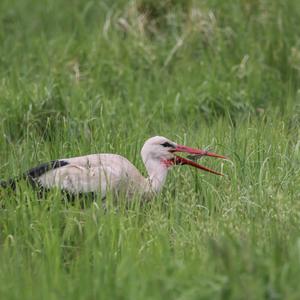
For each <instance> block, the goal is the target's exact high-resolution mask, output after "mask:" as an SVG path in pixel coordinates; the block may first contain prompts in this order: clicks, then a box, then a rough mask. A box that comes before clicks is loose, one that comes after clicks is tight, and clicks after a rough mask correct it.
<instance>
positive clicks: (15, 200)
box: [0, 0, 300, 300]
mask: <svg viewBox="0 0 300 300" xmlns="http://www.w3.org/2000/svg"><path fill="white" fill-rule="evenodd" d="M299 20H300V4H299V2H298V1H296V0H294V1H293V0H285V1H283V0H282V1H281V0H278V1H271V0H256V1H249V0H248V1H247V0H242V1H239V2H237V1H226V2H225V1H221V0H214V1H192V0H189V1H184V2H183V1H164V2H162V1H158V0H157V1H154V0H153V1H149V0H137V1H135V2H134V1H121V0H119V1H114V2H112V1H105V0H103V1H88V2H87V1H81V0H76V1H72V3H69V2H66V1H64V2H62V1H55V0H45V1H42V2H41V1H36V0H26V1H17V0H10V1H8V0H3V1H1V3H0V22H1V26H0V53H1V55H0V119H1V123H0V136H1V143H0V175H1V176H0V177H1V178H8V177H11V176H16V175H18V174H20V173H21V172H22V171H24V170H26V169H27V168H30V167H32V166H34V165H36V164H37V163H38V162H44V161H49V160H50V159H55V158H62V157H69V156H77V155H81V154H87V153H97V152H100V153H101V152H112V153H119V154H121V155H124V156H126V157H127V158H128V159H129V160H130V161H132V162H133V163H134V164H135V165H136V166H137V167H138V168H139V169H140V170H141V171H142V172H143V173H144V174H145V169H144V167H143V165H142V162H141V159H140V155H139V152H140V149H141V146H142V145H143V142H144V141H145V140H146V139H147V138H148V137H150V136H153V135H158V134H159V135H164V136H167V137H169V138H171V139H172V140H174V141H177V142H179V143H185V144H187V145H190V146H198V147H210V148H212V149H214V150H215V151H216V152H217V153H220V154H226V155H227V156H229V157H230V158H231V161H230V162H224V163H222V162H220V161H213V160H209V159H207V160H205V164H206V165H210V166H213V167H214V168H216V169H219V170H220V169H222V170H223V172H224V173H226V174H227V176H226V177H225V178H219V177H217V176H213V175H209V174H204V173H201V172H199V171H195V170H192V169H189V168H187V167H178V168H174V169H173V170H172V172H170V176H169V177H168V181H167V184H166V186H165V188H164V190H163V193H162V194H160V195H158V196H157V197H156V198H155V199H153V201H152V202H151V203H149V204H147V205H144V206H140V205H139V201H138V199H135V201H133V202H132V204H131V205H130V207H129V208H125V199H120V201H119V204H118V205H117V206H115V205H109V209H108V211H107V212H104V211H103V209H102V206H101V203H100V200H99V201H97V202H96V203H93V204H88V205H87V207H86V208H85V209H82V208H81V207H80V204H79V203H77V202H76V203H75V204H70V203H64V202H63V201H61V196H60V194H59V193H58V192H57V191H53V192H52V193H51V194H50V195H49V196H48V197H47V199H45V201H38V200H37V198H36V195H35V194H34V192H33V191H32V190H31V189H29V188H28V187H26V186H25V185H21V186H20V188H19V190H18V191H17V194H16V195H13V194H11V193H9V192H6V191H1V194H0V202H1V204H2V205H3V206H4V207H3V208H2V209H1V211H0V298H1V299H182V300H183V299H299V295H300V287H299V279H300V235H299V226H300V218H299V217H300V216H299V211H300V202H299V199H300V189H299V186H300V173H299V170H300V164H299V163H300V161H299V157H300V137H299V136H300V130H299V128H300V127H299V125H300V105H299V103H300V101H299V100H300V92H299V79H300V73H299V70H300V39H299V36H298V35H297V32H298V31H299V30H298V28H300V21H299ZM110 201H111V200H110V199H108V202H109V203H110Z"/></svg>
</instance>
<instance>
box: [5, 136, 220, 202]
mask: <svg viewBox="0 0 300 300" xmlns="http://www.w3.org/2000/svg"><path fill="white" fill-rule="evenodd" d="M174 152H187V153H190V154H193V155H196V156H203V155H207V156H214V157H219V158H224V157H223V156H220V155H217V154H214V153H210V152H207V151H203V150H198V149H193V148H188V147H185V146H180V145H178V144H176V143H174V142H172V141H170V140H168V139H166V138H164V137H159V136H156V137H153V138H150V139H149V140H147V141H146V142H145V144H144V146H143V148H142V151H141V155H142V159H143V162H144V164H145V167H146V169H147V172H148V177H147V178H145V177H143V176H142V175H141V174H140V172H139V171H138V170H137V168H136V167H135V166H134V165H133V164H132V163H131V162H129V161H128V160H127V159H126V158H124V157H122V156H120V155H116V154H91V155H86V156H80V157H73V158H66V159H59V160H56V161H52V162H51V163H49V164H42V165H40V166H38V167H36V168H34V169H31V170H29V171H27V172H26V173H25V174H24V177H25V178H27V179H29V182H30V183H32V184H33V185H35V186H36V185H37V186H39V187H40V188H44V189H51V188H54V187H56V188H59V189H61V190H63V191H66V192H68V193H71V194H75V195H76V194H85V193H91V192H92V193H99V194H100V193H101V197H102V198H105V196H106V194H107V192H108V191H111V192H113V193H119V192H125V194H126V196H128V197H130V196H132V195H133V194H139V195H142V196H143V198H149V197H151V196H153V194H155V193H158V192H159V191H160V190H161V188H162V186H163V184H164V182H165V180H166V176H167V173H168V170H169V168H170V167H171V166H172V165H183V164H188V165H192V166H194V167H197V168H200V169H204V170H206V171H209V172H211V173H215V174H218V175H221V174H220V173H218V172H215V171H213V170H211V169H208V168H206V167H204V166H201V165H199V164H197V163H196V162H194V161H191V160H188V159H184V158H181V157H179V156H177V155H175V154H174ZM9 182H14V181H8V182H2V183H1V185H2V187H6V186H8V185H10V184H9Z"/></svg>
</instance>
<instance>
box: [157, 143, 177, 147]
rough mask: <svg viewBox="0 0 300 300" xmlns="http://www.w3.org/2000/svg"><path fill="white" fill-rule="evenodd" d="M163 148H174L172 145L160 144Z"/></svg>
mask: <svg viewBox="0 0 300 300" xmlns="http://www.w3.org/2000/svg"><path fill="white" fill-rule="evenodd" d="M160 145H161V146H163V147H169V148H174V146H173V145H172V144H170V143H169V142H164V143H163V144H160Z"/></svg>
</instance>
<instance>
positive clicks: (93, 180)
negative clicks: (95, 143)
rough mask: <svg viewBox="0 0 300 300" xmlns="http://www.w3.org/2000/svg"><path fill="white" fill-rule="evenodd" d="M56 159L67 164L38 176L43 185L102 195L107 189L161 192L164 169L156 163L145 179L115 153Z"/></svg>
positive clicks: (165, 169)
mask: <svg viewBox="0 0 300 300" xmlns="http://www.w3.org/2000/svg"><path fill="white" fill-rule="evenodd" d="M59 162H60V163H66V164H65V165H64V166H61V167H59V168H55V169H52V170H50V171H48V172H46V173H44V174H42V175H41V176H39V177H38V178H37V181H38V183H39V184H40V185H41V186H42V187H45V188H47V189H49V188H52V187H57V188H60V189H62V190H65V191H67V192H70V193H72V194H79V193H90V192H93V193H101V196H102V198H104V197H105V196H106V193H107V191H108V190H110V191H112V192H121V191H124V192H126V194H127V195H132V194H134V193H138V194H143V195H144V196H146V197H147V196H150V195H151V194H152V193H155V192H159V191H160V189H161V187H162V186H163V183H164V181H165V178H166V175H167V168H166V167H164V166H162V165H158V166H157V168H155V169H153V170H152V172H151V176H150V177H149V178H145V177H143V176H142V175H141V173H140V172H139V171H138V170H137V168H136V167H135V166H134V165H133V164H132V163H131V162H129V161H128V160H127V159H126V158H124V157H122V156H120V155H116V154H106V153H105V154H91V155H86V156H80V157H73V158H68V159H62V160H60V161H59Z"/></svg>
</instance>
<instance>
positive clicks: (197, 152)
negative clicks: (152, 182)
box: [168, 145, 227, 176]
mask: <svg viewBox="0 0 300 300" xmlns="http://www.w3.org/2000/svg"><path fill="white" fill-rule="evenodd" d="M170 152H184V153H189V154H191V155H192V157H195V159H196V158H199V157H201V156H211V157H216V158H222V159H227V158H226V157H225V156H223V155H219V154H216V153H213V152H208V151H206V150H201V149H194V148H190V147H186V146H182V145H177V146H176V148H174V149H172V150H170ZM168 163H169V165H190V166H193V167H195V168H198V169H201V170H204V171H207V172H210V173H213V174H216V175H221V176H223V174H222V173H219V172H217V171H214V170H212V169H209V168H207V167H205V166H202V165H200V164H198V163H196V162H195V161H193V160H190V159H186V158H183V157H180V156H178V155H175V158H172V159H170V160H169V161H168Z"/></svg>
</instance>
